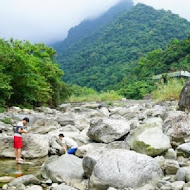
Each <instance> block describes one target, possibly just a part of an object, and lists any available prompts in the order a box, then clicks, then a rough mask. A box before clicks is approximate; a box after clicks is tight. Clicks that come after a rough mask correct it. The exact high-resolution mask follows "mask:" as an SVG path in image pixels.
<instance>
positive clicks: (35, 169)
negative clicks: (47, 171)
mask: <svg viewBox="0 0 190 190" xmlns="http://www.w3.org/2000/svg"><path fill="white" fill-rule="evenodd" d="M46 159H47V158H42V159H35V160H30V162H32V163H33V165H22V164H17V163H16V162H15V160H12V159H3V160H2V159H1V160H0V177H2V176H13V177H20V176H23V175H27V174H33V175H36V176H37V175H40V168H41V166H42V164H43V163H44V162H45V161H46Z"/></svg>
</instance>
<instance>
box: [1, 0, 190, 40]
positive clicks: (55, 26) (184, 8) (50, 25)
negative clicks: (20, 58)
mask: <svg viewBox="0 0 190 190" xmlns="http://www.w3.org/2000/svg"><path fill="white" fill-rule="evenodd" d="M119 1H120V0H0V26H1V27H0V38H10V37H13V38H16V39H25V40H30V41H32V42H52V41H57V40H63V39H64V37H65V36H66V35H67V32H68V30H69V29H70V28H71V27H73V26H75V25H77V24H79V23H80V22H81V21H82V20H84V19H86V18H93V17H96V16H98V15H100V14H102V13H103V12H105V11H106V10H108V9H109V8H110V7H111V6H113V5H115V4H116V3H118V2H119ZM134 2H135V3H138V2H141V3H145V4H147V5H151V6H153V7H155V8H157V9H161V8H164V9H166V10H168V9H169V10H172V12H174V13H177V14H180V15H181V16H182V17H185V18H187V19H189V20H190V11H189V7H190V0H134Z"/></svg>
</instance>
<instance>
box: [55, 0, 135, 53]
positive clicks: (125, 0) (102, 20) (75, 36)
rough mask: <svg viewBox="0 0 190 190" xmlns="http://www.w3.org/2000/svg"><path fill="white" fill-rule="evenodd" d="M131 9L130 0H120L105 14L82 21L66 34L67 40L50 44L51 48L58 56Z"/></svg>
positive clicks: (131, 2) (131, 3)
mask: <svg viewBox="0 0 190 190" xmlns="http://www.w3.org/2000/svg"><path fill="white" fill-rule="evenodd" d="M131 7H133V1H132V0H121V1H120V2H119V3H118V4H117V5H115V6H113V7H111V8H110V9H109V10H108V11H107V12H105V13H104V14H103V15H101V16H99V17H98V18H96V19H93V20H84V21H83V22H81V23H80V24H79V25H77V26H75V27H73V28H71V29H70V30H69V32H68V36H67V38H66V39H65V40H64V41H61V42H57V43H55V44H52V46H53V48H54V49H55V50H56V51H57V53H58V54H59V53H61V52H62V51H63V50H65V49H66V48H68V47H69V46H70V45H72V44H73V43H76V42H78V41H79V40H81V39H82V38H85V37H86V36H88V35H90V34H91V33H92V32H95V31H96V30H98V29H99V28H100V27H102V26H103V25H106V24H109V23H111V22H112V20H113V19H114V18H115V17H116V16H118V14H121V12H122V11H126V9H129V8H131Z"/></svg>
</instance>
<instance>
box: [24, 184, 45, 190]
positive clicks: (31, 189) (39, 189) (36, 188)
mask: <svg viewBox="0 0 190 190" xmlns="http://www.w3.org/2000/svg"><path fill="white" fill-rule="evenodd" d="M25 190H43V189H42V187H41V186H39V185H32V186H30V187H27V188H26V189H25Z"/></svg>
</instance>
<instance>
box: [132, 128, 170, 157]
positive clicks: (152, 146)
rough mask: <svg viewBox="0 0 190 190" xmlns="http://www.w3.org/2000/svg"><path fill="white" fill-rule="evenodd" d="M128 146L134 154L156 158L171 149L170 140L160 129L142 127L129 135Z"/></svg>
mask: <svg viewBox="0 0 190 190" xmlns="http://www.w3.org/2000/svg"><path fill="white" fill-rule="evenodd" d="M129 144H130V146H131V149H133V150H135V151H136V152H139V153H142V154H147V155H149V156H157V155H159V154H161V153H163V152H165V151H166V150H168V149H169V148H170V147H171V144H170V139H169V137H168V136H166V135H165V134H164V133H163V132H162V129H161V128H160V127H149V126H146V125H145V126H143V127H141V128H138V129H136V130H135V132H134V133H133V134H131V135H130V138H129Z"/></svg>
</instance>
